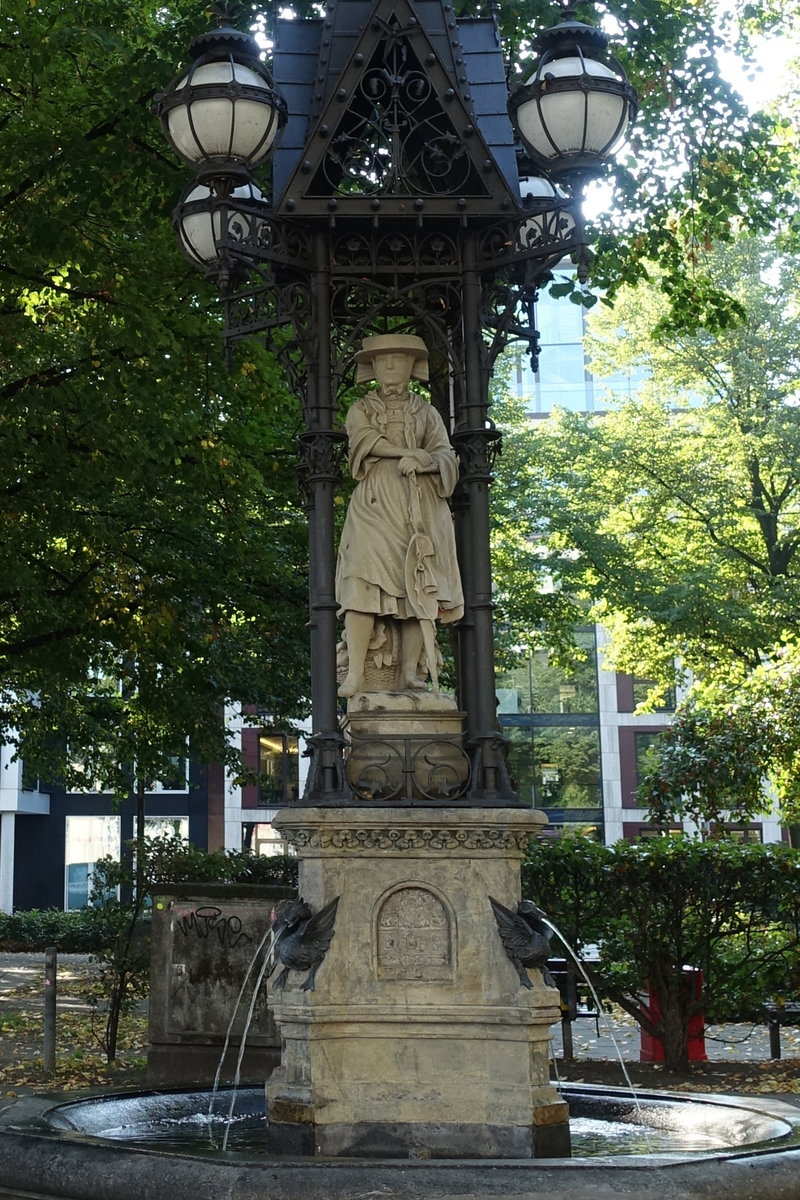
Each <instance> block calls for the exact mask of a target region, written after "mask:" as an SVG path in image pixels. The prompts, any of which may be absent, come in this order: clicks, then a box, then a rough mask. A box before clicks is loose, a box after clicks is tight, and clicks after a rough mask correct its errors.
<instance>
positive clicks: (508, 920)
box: [489, 896, 556, 988]
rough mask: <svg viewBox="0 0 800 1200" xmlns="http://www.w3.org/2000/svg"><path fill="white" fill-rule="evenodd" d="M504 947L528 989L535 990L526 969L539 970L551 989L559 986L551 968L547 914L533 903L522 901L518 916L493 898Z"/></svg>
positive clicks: (519, 904)
mask: <svg viewBox="0 0 800 1200" xmlns="http://www.w3.org/2000/svg"><path fill="white" fill-rule="evenodd" d="M489 903H490V904H491V906H492V909H493V910H494V917H495V920H496V921H497V929H498V932H499V934H500V940H501V942H502V943H503V948H504V950H505V952H506V954H507V955H508V957H509V958H510V959H511V961H512V963H513V964H514V966H515V968H516V971H517V974H518V975H519V981H520V983H521V984H522V986H523V987H525V988H531V987H533V984H532V983H531V981H530V979H529V978H528V975H527V972H526V970H525V968H526V967H538V968H539V969H540V970H541V972H542V978H543V979H544V982H545V983H546V984H547V985H548V987H555V986H556V985H555V981H554V979H553V976H552V975H551V974H550V972H549V970H548V969H547V960H548V958H549V957H550V938H551V936H552V933H553V931H552V929H551V928H550V926H549V924H547V923H546V913H544V912H543V911H542V909H541V908H539V906H538V905H537V904H534V902H533V901H532V900H520V902H519V903H518V905H517V911H516V912H515V913H514V912H512V911H511V909H510V908H506V907H505V905H504V904H501V903H500V901H499V900H495V899H494V898H493V897H492V896H490V897H489Z"/></svg>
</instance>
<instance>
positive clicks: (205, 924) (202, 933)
mask: <svg viewBox="0 0 800 1200" xmlns="http://www.w3.org/2000/svg"><path fill="white" fill-rule="evenodd" d="M175 928H176V929H179V930H180V932H181V933H182V934H183V936H184V937H187V938H188V937H197V938H199V939H200V940H202V941H204V940H206V939H207V938H210V937H212V936H214V937H216V938H218V939H219V944H220V945H221V946H227V947H229V948H230V949H233V948H234V947H235V946H238V945H240V944H241V945H243V946H246V945H247V943H248V942H252V940H253V939H252V938H251V937H250V934H249V933H245V931H244V929H243V928H242V919H241V917H238V916H237V915H236V914H235V913H232V914H231V915H230V916H225V914H224V913H223V911H222V909H221V908H217V906H216V905H215V904H201V905H199V906H198V907H197V908H191V909H188V910H187V911H179V912H178V914H177V919H176V921H175Z"/></svg>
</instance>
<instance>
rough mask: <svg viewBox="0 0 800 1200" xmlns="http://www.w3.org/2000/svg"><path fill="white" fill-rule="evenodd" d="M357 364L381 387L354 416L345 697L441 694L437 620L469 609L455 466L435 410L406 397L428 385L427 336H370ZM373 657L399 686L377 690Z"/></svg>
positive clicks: (343, 580)
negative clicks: (455, 507) (454, 498)
mask: <svg viewBox="0 0 800 1200" xmlns="http://www.w3.org/2000/svg"><path fill="white" fill-rule="evenodd" d="M356 362H357V363H358V375H357V379H358V381H359V382H366V381H370V380H377V383H378V388H377V390H374V391H371V392H369V393H368V394H367V395H365V396H364V397H363V398H362V399H360V400H358V401H356V403H355V404H354V405H353V406H352V408H351V409H350V411H349V412H348V414H347V422H346V428H347V438H348V456H349V465H350V473H351V474H352V476H353V478H354V479H356V480H358V483H357V486H356V488H355V491H354V492H353V495H352V497H351V499H350V504H349V506H348V509H347V515H346V517H345V522H344V529H343V530H342V538H341V542H340V545H339V557H338V561H337V565H336V599H337V602H338V605H339V614H340V615H341V616H342V617H343V618H344V626H345V641H346V644H347V658H348V669H347V677H346V679H345V680H344V682H343V683H342V685H341V687H340V688H339V695H340V696H345V697H348V698H349V697H351V696H354V695H355V694H356V693H357V692H362V691H378V690H381V691H383V690H394V691H412V690H419V689H424V688H425V687H426V686H427V678H428V677H430V678H431V679H432V681H433V686H434V689H436V688H437V687H438V675H437V664H436V647H435V626H436V623H437V622H441V623H446V622H452V621H457V620H459V618H460V617H461V616H463V612H464V597H463V593H462V590H461V578H460V575H459V570H458V563H457V560H456V547H455V536H454V533H453V518H452V515H451V513H450V507H449V505H448V503H447V501H448V497H449V496H451V495H452V493H453V489H454V488H455V486H456V482H457V479H458V463H457V460H456V456H455V453H454V451H453V448H452V446H451V445H450V441H449V439H448V437H447V431H446V430H445V427H444V422H443V421H442V418H441V417H440V416H439V414H438V412H437V411H436V409H435V408H433V406H432V405H431V404H429V403H428V402H427V401H426V400H425V399H424V398H423V397H422V396H419V395H417V394H416V393H415V392H412V391H410V390H409V383H410V380H411V379H412V377H413V378H416V379H422V380H426V379H427V378H428V351H427V348H426V346H425V343H424V342H423V340H422V339H421V338H419V337H416V336H414V335H411V334H395V333H390V334H379V335H376V336H373V337H367V338H365V339H364V341H363V344H362V348H361V349H360V350H359V351H358V352H357V354H356ZM395 623H396V624H395ZM397 633H399V638H396V637H393V634H397ZM395 642H399V646H398V647H397V650H396V652H395V651H394V650H393V649H392V647H394V645H395ZM370 660H372V661H373V662H375V663H385V662H387V660H388V661H391V662H393V663H394V665H395V666H396V675H395V681H394V686H393V687H389V688H387V687H386V685H385V684H384V685H383V686H376V685H375V684H374V683H372V684H371V683H370V679H369V675H370V671H369V665H370ZM421 668H422V670H421Z"/></svg>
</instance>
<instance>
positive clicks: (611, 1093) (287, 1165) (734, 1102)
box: [0, 813, 800, 1200]
mask: <svg viewBox="0 0 800 1200" xmlns="http://www.w3.org/2000/svg"><path fill="white" fill-rule="evenodd" d="M395 815H396V814H395ZM339 817H340V819H341V814H339ZM332 818H333V814H329V817H328V819H329V820H332ZM292 819H293V820H297V819H298V818H297V816H296V815H295V816H293V817H292ZM362 819H363V813H362ZM340 833H341V830H340ZM407 837H408V829H406V840H407ZM337 840H339V841H341V838H338V839H337ZM473 852H474V851H473ZM434 861H435V859H434ZM456 861H462V860H459V859H457V860H456ZM206 890H207V889H206ZM386 892H388V894H389V895H391V894H393V892H392V882H391V878H390V877H389V875H388V874H387V875H386V877H385V878H384V881H383V893H386ZM208 899H209V897H208V896H204V895H200V894H199V893H195V894H194V895H192V894H190V893H188V892H187V893H184V894H182V895H180V896H179V897H178V898H177V900H176V898H175V894H174V892H173V893H172V894H171V896H170V894H168V893H165V894H164V896H163V897H162V899H161V900H160V901H158V902H157V904H156V906H155V908H154V920H155V921H156V923H157V925H160V926H161V929H160V930H157V931H156V938H155V940H156V943H157V944H161V945H162V946H163V947H166V948H167V950H168V954H167V961H168V962H169V963H170V964H171V971H172V973H173V974H174V975H175V977H176V979H177V993H178V996H177V1009H176V1011H177V1013H178V1015H181V1016H182V1014H183V1013H184V1011H185V1009H184V1007H183V1005H184V1001H183V997H182V981H183V978H184V976H185V974H187V973H191V971H192V970H195V969H196V964H195V965H194V966H192V964H193V963H194V958H195V957H196V956H197V954H198V947H197V945H196V944H195V943H196V942H197V941H198V938H197V932H196V931H197V921H196V920H194V921H193V920H192V913H193V911H194V910H195V908H199V909H201V910H202V911H203V912H205V914H206V915H208V910H209V905H208ZM214 899H215V901H216V904H215V908H216V910H217V911H216V913H215V920H216V922H217V923H218V925H219V927H220V928H222V929H224V930H226V931H230V930H231V929H232V928H233V929H234V930H235V933H236V934H237V935H239V936H242V937H243V938H244V937H247V936H248V929H249V926H248V925H247V922H246V912H247V908H246V906H245V905H243V903H242V901H241V899H239V898H236V897H230V896H227V897H223V896H222V895H220V894H217V895H215V896H214ZM170 904H171V905H172V906H171V907H170ZM297 904H298V902H297V901H295V902H294V908H292V909H289V913H290V915H291V912H292V911H296V908H297ZM159 905H160V907H159ZM306 907H309V906H307V905H306ZM488 907H489V906H488V905H487V908H488ZM284 911H285V910H284ZM280 912H281V910H280V909H279V914H280ZM236 916H238V918H239V920H240V921H241V922H242V923H241V924H237V923H236V922H235V921H233V920H232V919H231V918H233V917H236ZM488 919H490V920H491V919H493V918H492V916H491V912H489V914H488ZM258 921H260V922H261V923H263V915H261V914H259V917H258ZM284 927H287V926H284ZM259 928H260V925H259ZM279 928H281V925H280V915H279V920H278V924H277V925H276V929H279ZM390 928H396V926H394V925H393V926H390ZM170 931H171V933H170ZM187 931H188V934H187ZM230 940H231V938H230V936H227V937H226V939H222V938H220V937H217V938H216V944H217V946H218V947H219V955H220V958H221V959H224V958H225V957H226V952H227V949H228V943H229V942H230ZM497 940H498V943H499V939H497ZM334 941H335V938H334V939H332V940H331V944H330V946H329V950H332V946H333V944H334ZM342 941H346V939H342ZM208 944H209V943H208V939H206V940H204V941H203V942H202V947H201V948H202V951H203V956H204V957H203V962H204V963H205V965H206V966H207V965H208V964H207V959H206V958H205V955H206V952H207V948H208ZM259 950H260V951H262V957H263V950H264V945H263V943H262V944H260V945H259ZM257 957H258V956H257V955H256V956H254V960H253V961H251V962H250V963H249V964H247V965H248V966H249V967H252V969H253V970H252V973H253V974H254V975H257V974H258V971H257V967H258V963H257V961H255V960H256V959H257ZM184 959H188V961H187V966H186V970H177V971H175V966H176V964H177V965H178V966H179V967H180V964H181V962H182V961H184ZM281 961H283V960H281ZM244 965H245V959H244V958H243V959H242V969H244ZM329 965H330V963H329V961H328V959H327V957H325V958H324V959H323V961H322V965H321V967H320V969H319V980H318V984H319V987H320V990H321V989H322V985H323V982H324V979H325V972H326V971H327V969H328V967H329ZM154 967H155V970H156V972H157V973H160V974H161V975H163V974H164V969H163V968H164V962H163V961H162V959H161V958H160V957H159V958H157V960H156V961H155V964H154ZM505 967H506V968H507V971H508V974H510V975H511V976H512V977H514V978H516V970H515V968H514V967H513V965H512V964H511V963H510V962H508V961H506V963H505ZM223 969H224V970H225V971H227V969H228V967H227V964H224V963H223ZM292 974H293V973H291V972H290V975H289V980H288V981H287V991H289V993H290V997H291V1000H292V1003H293V1004H294V1005H296V1004H297V1003H298V1002H302V998H303V995H304V993H302V991H301V990H300V988H299V987H292V986H291V981H292ZM535 974H536V976H538V975H539V972H538V971H535ZM302 978H303V977H301V978H300V979H298V981H297V982H298V983H301V982H302ZM534 982H535V987H534V988H532V989H530V990H531V991H535V992H538V991H539V990H540V986H541V990H542V991H544V992H547V991H548V990H549V989H547V988H545V987H544V985H543V984H541V981H540V980H539V979H538V978H536V979H535V981H534ZM315 990H316V989H315ZM525 990H526V991H527V990H528V989H525ZM310 994H311V996H312V997H313V995H314V993H310ZM305 995H308V993H306V994H305ZM158 1002H159V1003H167V1004H169V1000H168V997H166V996H165V993H164V990H163V989H162V991H161V992H160V993H158ZM245 1004H246V1001H245ZM251 1007H252V1003H251ZM537 1009H538V1010H539V1011H542V1010H543V1005H542V1002H541V1000H540V1001H539V1003H538V1005H534V1010H537ZM231 1024H233V1022H231ZM155 1026H156V1029H157V1030H158V1031H161V1032H162V1033H163V1031H164V1030H165V1028H167V1023H166V1022H165V1019H164V1016H163V1014H162V1015H160V1016H159V1015H156V1020H155ZM242 1032H243V1038H244V1031H242ZM184 1033H185V1030H184V1029H183V1027H181V1034H182V1036H183V1035H184ZM402 1047H403V1038H402V1035H401V1036H399V1039H398V1046H397V1047H396V1048H395V1049H396V1052H397V1053H402ZM180 1049H181V1053H182V1054H185V1045H181V1046H180ZM164 1052H165V1048H164V1046H163V1045H159V1049H158V1054H157V1056H156V1059H157V1063H158V1065H159V1070H160V1069H161V1064H162V1061H163V1054H164ZM184 1061H185V1060H184ZM257 1061H258V1060H255V1062H256V1063H257ZM388 1061H390V1060H389V1059H388V1058H387V1056H386V1055H384V1058H383V1062H384V1065H385V1064H386V1063H387V1062H388ZM256 1069H257V1068H256ZM278 1079H279V1081H280V1083H279V1086H280V1087H281V1088H282V1089H284V1090H285V1088H286V1082H285V1075H280V1074H278ZM351 1079H352V1076H351ZM548 1086H549V1085H548ZM465 1092H467V1093H468V1089H467V1088H465ZM484 1099H485V1098H484V1097H481V1096H478V1097H473V1096H471V1095H470V1094H469V1093H468V1094H467V1095H466V1098H465V1105H466V1106H467V1107H469V1105H470V1104H471V1103H472V1101H473V1100H474V1101H475V1103H474V1105H473V1107H474V1108H476V1109H478V1110H479V1109H480V1105H481V1104H482V1103H483V1102H484ZM557 1100H558V1101H559V1102H561V1103H564V1104H565V1105H566V1106H568V1108H569V1117H570V1126H571V1139H572V1157H571V1158H570V1157H549V1158H533V1157H521V1156H520V1157H508V1156H505V1157H497V1156H495V1157H489V1156H487V1155H486V1154H485V1152H484V1150H483V1148H482V1147H481V1146H480V1145H476V1147H474V1148H471V1147H465V1146H463V1145H461V1146H456V1147H455V1152H454V1153H452V1152H451V1153H448V1152H447V1151H448V1148H447V1147H445V1148H444V1150H443V1152H442V1153H440V1154H431V1153H429V1152H426V1149H425V1148H424V1147H422V1148H421V1149H418V1150H416V1151H415V1150H414V1149H413V1148H410V1147H408V1146H406V1147H404V1148H403V1147H399V1146H398V1145H395V1146H394V1147H393V1148H391V1147H390V1148H387V1147H386V1145H385V1143H384V1144H383V1145H381V1144H380V1142H377V1143H376V1144H375V1146H374V1147H370V1146H369V1145H367V1144H362V1146H361V1147H360V1149H359V1151H356V1152H350V1153H348V1154H347V1155H345V1156H341V1155H339V1156H332V1155H330V1154H329V1155H320V1154H307V1155H303V1154H301V1153H298V1152H297V1151H296V1149H293V1148H292V1147H289V1148H288V1149H289V1152H288V1153H283V1154H280V1153H275V1152H274V1151H271V1150H270V1148H269V1144H268V1140H267V1137H266V1132H267V1130H268V1127H269V1123H268V1121H267V1120H266V1117H267V1109H268V1103H267V1102H265V1089H264V1087H263V1086H252V1085H247V1086H243V1087H241V1088H239V1089H232V1088H230V1087H222V1088H220V1089H219V1090H217V1091H213V1090H212V1089H208V1088H189V1089H184V1090H182V1091H175V1090H165V1089H160V1090H152V1091H146V1092H135V1093H133V1092H132V1093H120V1094H116V1095H99V1096H89V1097H83V1098H80V1099H77V1100H72V1101H68V1102H66V1103H60V1104H55V1105H53V1103H52V1100H51V1099H48V1098H46V1097H29V1098H27V1099H26V1100H24V1101H20V1102H18V1104H17V1105H15V1106H13V1107H12V1108H11V1109H10V1110H9V1111H8V1113H7V1114H6V1116H5V1117H4V1119H3V1121H2V1122H1V1123H0V1196H10V1197H13V1200H28V1198H30V1200H131V1197H134V1196H137V1197H138V1196H144V1197H147V1200H161V1197H168V1200H203V1197H205V1196H216V1195H219V1196H227V1197H235V1198H236V1200H353V1198H354V1197H381V1196H386V1197H390V1198H391V1200H419V1198H421V1197H422V1198H426V1200H427V1198H430V1200H445V1198H449V1197H461V1198H462V1200H470V1198H473V1200H484V1198H485V1200H488V1198H489V1197H500V1196H508V1197H528V1196H536V1197H537V1198H538V1200H548V1198H552V1200H555V1198H556V1197H560V1198H564V1200H566V1198H567V1197H569V1198H570V1200H599V1198H602V1197H604V1196H609V1197H614V1196H628V1197H631V1196H634V1197H640V1198H642V1200H646V1198H649V1197H653V1198H656V1197H658V1198H661V1197H663V1198H669V1200H689V1198H690V1197H699V1196H704V1195H710V1194H712V1193H716V1192H717V1191H719V1192H720V1194H722V1195H725V1197H726V1200H758V1198H759V1197H760V1198H762V1200H800V1169H799V1168H800V1111H799V1110H798V1109H796V1108H793V1107H791V1106H789V1105H787V1104H783V1103H780V1102H777V1101H774V1100H769V1101H767V1100H764V1099H762V1098H760V1097H759V1098H756V1097H752V1098H735V1097H731V1096H707V1095H702V1096H701V1095H694V1096H691V1097H687V1096H686V1095H677V1094H670V1093H666V1092H637V1093H636V1095H635V1096H634V1095H632V1093H631V1090H630V1089H629V1088H601V1087H595V1086H591V1085H583V1084H560V1085H559V1090H558V1095H557ZM224 1146H227V1149H223V1147H224Z"/></svg>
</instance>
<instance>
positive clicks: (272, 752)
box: [258, 730, 300, 808]
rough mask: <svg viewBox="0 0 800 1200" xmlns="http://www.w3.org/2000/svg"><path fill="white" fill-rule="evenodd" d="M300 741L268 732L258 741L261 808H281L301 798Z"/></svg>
mask: <svg viewBox="0 0 800 1200" xmlns="http://www.w3.org/2000/svg"><path fill="white" fill-rule="evenodd" d="M298 764H299V758H298V744H297V738H296V737H293V736H290V735H289V734H286V733H272V732H267V731H266V730H264V731H262V732H261V733H260V734H259V738H258V776H259V786H258V807H259V808H282V807H283V805H284V804H293V803H296V801H297V800H298V799H299V795H300V775H299V765H298Z"/></svg>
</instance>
